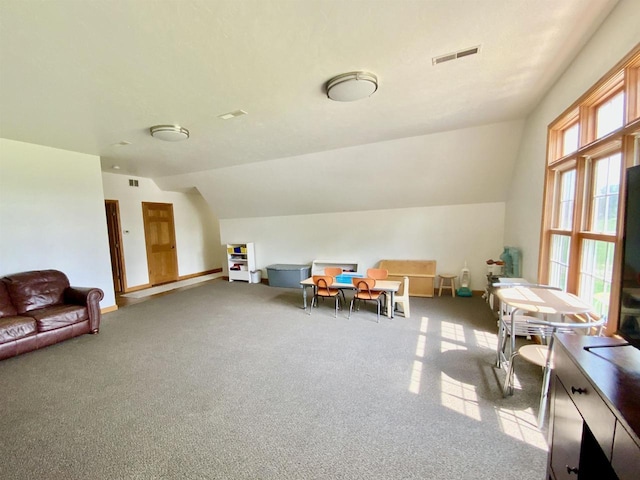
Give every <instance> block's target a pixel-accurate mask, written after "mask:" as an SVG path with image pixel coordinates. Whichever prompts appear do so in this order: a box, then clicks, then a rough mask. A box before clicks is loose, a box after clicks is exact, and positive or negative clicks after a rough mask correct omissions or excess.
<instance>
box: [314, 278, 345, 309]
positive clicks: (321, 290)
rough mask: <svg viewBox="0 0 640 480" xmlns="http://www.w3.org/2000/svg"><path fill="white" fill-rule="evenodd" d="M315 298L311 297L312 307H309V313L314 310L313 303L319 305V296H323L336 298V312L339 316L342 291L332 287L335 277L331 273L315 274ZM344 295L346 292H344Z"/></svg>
mask: <svg viewBox="0 0 640 480" xmlns="http://www.w3.org/2000/svg"><path fill="white" fill-rule="evenodd" d="M312 278H313V298H312V299H311V307H310V308H309V315H311V310H313V305H314V304H315V305H316V306H317V305H318V297H322V298H335V302H336V313H335V317H336V318H338V310H339V309H340V302H341V300H340V292H341V290H340V289H339V288H331V285H333V277H330V276H329V275H314V276H313V277H312ZM343 295H344V294H343Z"/></svg>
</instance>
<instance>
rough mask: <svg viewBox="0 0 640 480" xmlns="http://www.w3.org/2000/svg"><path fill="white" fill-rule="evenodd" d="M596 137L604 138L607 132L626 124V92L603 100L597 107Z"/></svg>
mask: <svg viewBox="0 0 640 480" xmlns="http://www.w3.org/2000/svg"><path fill="white" fill-rule="evenodd" d="M596 125H597V127H596V138H602V137H604V136H605V135H606V134H607V133H611V132H613V131H614V130H617V129H618V128H620V127H622V126H623V125H624V93H623V92H620V93H618V94H617V95H615V96H614V97H612V98H610V99H609V100H607V101H605V102H603V103H602V104H601V105H599V106H598V108H597V109H596Z"/></svg>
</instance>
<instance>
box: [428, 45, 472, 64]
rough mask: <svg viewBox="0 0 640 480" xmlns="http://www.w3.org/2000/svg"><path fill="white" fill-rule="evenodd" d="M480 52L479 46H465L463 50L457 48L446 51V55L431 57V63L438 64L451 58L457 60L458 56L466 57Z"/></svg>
mask: <svg viewBox="0 0 640 480" xmlns="http://www.w3.org/2000/svg"><path fill="white" fill-rule="evenodd" d="M478 52H480V46H479V45H478V46H477V47H471V48H465V49H464V50H458V51H457V52H453V53H447V54H446V55H440V56H439V57H433V59H432V63H433V64H434V65H438V64H440V63H444V62H449V61H451V60H457V59H458V58H462V57H468V56H469V55H475V54H476V53H478Z"/></svg>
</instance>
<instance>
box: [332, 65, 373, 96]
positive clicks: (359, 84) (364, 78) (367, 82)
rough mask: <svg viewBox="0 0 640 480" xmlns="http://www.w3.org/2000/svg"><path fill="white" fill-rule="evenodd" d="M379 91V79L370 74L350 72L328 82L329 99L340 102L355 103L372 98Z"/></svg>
mask: <svg viewBox="0 0 640 480" xmlns="http://www.w3.org/2000/svg"><path fill="white" fill-rule="evenodd" d="M376 90H378V77H376V76H375V75H374V74H373V73H370V72H349V73H343V74H341V75H338V76H336V77H333V78H332V79H331V80H329V81H328V82H327V97H329V98H330V99H331V100H336V101H338V102H353V101H354V100H360V99H361V98H366V97H370V96H371V95H373V94H374V93H375V91H376Z"/></svg>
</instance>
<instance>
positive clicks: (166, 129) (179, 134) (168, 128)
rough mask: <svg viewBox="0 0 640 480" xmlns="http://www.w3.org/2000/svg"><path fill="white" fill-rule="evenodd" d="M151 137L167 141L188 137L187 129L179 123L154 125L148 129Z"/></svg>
mask: <svg viewBox="0 0 640 480" xmlns="http://www.w3.org/2000/svg"><path fill="white" fill-rule="evenodd" d="M149 131H150V132H151V136H152V137H153V138H159V139H160V140H165V141H167V142H179V141H180V140H186V139H187V138H189V130H187V129H186V128H183V127H181V126H180V125H156V126H154V127H151V128H150V129H149Z"/></svg>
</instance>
